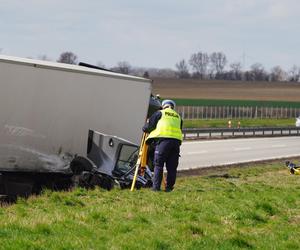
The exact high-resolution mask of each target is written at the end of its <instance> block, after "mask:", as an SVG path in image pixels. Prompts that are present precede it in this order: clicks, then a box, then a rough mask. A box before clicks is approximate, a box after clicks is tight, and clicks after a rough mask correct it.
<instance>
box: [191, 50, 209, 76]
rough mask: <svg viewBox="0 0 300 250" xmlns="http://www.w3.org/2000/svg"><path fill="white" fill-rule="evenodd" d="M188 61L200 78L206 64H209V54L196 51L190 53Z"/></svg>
mask: <svg viewBox="0 0 300 250" xmlns="http://www.w3.org/2000/svg"><path fill="white" fill-rule="evenodd" d="M189 63H190V65H191V66H192V68H193V69H194V71H195V73H196V77H200V78H201V79H203V78H205V76H206V72H207V66H208V64H209V56H208V55H207V53H203V52H201V51H200V52H198V53H195V54H192V56H191V58H190V60H189Z"/></svg>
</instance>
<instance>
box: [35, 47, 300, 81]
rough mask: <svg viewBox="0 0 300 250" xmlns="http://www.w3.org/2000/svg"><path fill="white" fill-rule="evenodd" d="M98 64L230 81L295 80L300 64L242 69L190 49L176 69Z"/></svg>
mask: <svg viewBox="0 0 300 250" xmlns="http://www.w3.org/2000/svg"><path fill="white" fill-rule="evenodd" d="M39 59H42V60H49V59H48V58H47V56H45V55H44V56H40V57H39ZM57 62H61V63H68V64H77V63H78V57H77V55H76V54H74V53H73V52H70V51H68V52H63V53H61V54H60V56H59V58H58V59H57ZM96 66H98V67H100V68H103V69H108V70H112V71H114V72H118V73H122V74H131V75H136V76H143V77H147V78H149V77H161V78H180V79H201V80H204V79H205V80H232V81H269V82H278V81H290V82H299V80H300V67H298V66H296V65H294V66H293V67H292V68H291V69H289V70H288V71H285V70H284V69H282V67H281V66H279V65H278V66H274V67H273V68H271V70H270V71H267V70H266V69H265V68H264V66H263V65H262V64H261V63H254V64H252V65H251V66H250V69H249V70H243V65H242V63H241V62H232V63H229V62H228V59H227V57H226V55H225V54H224V53H223V52H213V53H211V54H208V53H206V52H202V51H200V52H196V53H193V54H192V55H191V56H190V58H189V59H188V60H185V59H182V60H180V61H179V62H178V63H176V64H175V68H176V70H173V69H168V68H164V69H159V68H142V67H133V66H132V65H131V64H130V63H129V62H127V61H120V62H118V63H117V65H116V66H114V67H110V68H107V67H106V66H105V65H104V64H103V63H102V62H98V63H97V65H96Z"/></svg>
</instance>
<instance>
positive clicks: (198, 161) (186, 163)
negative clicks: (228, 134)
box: [178, 136, 300, 170]
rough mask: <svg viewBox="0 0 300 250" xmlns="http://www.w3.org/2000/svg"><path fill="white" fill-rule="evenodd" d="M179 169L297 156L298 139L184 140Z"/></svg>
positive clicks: (299, 138)
mask: <svg viewBox="0 0 300 250" xmlns="http://www.w3.org/2000/svg"><path fill="white" fill-rule="evenodd" d="M180 155H181V157H180V160H179V161H180V162H179V167H178V170H184V169H194V168H203V167H211V166H222V165H230V164H235V163H244V162H251V161H261V160H269V159H279V158H286V157H287V158H288V157H295V156H300V137H297V136H292V137H272V138H251V139H224V140H207V141H203V140H202V141H185V142H183V144H182V146H181V153H180Z"/></svg>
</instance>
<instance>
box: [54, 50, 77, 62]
mask: <svg viewBox="0 0 300 250" xmlns="http://www.w3.org/2000/svg"><path fill="white" fill-rule="evenodd" d="M57 62H61V63H68V64H77V56H76V55H75V54H74V53H73V52H70V51H67V52H63V53H61V54H60V56H59V59H58V60H57Z"/></svg>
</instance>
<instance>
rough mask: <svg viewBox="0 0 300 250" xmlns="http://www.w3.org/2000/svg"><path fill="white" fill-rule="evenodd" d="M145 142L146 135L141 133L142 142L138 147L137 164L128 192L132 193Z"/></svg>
mask: <svg viewBox="0 0 300 250" xmlns="http://www.w3.org/2000/svg"><path fill="white" fill-rule="evenodd" d="M145 141H146V133H143V137H142V141H141V146H140V150H139V155H138V159H137V162H136V164H135V171H134V176H133V180H132V184H131V189H130V191H133V190H134V187H135V183H136V178H137V175H138V172H139V167H140V165H141V160H142V153H143V146H144V144H145Z"/></svg>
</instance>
